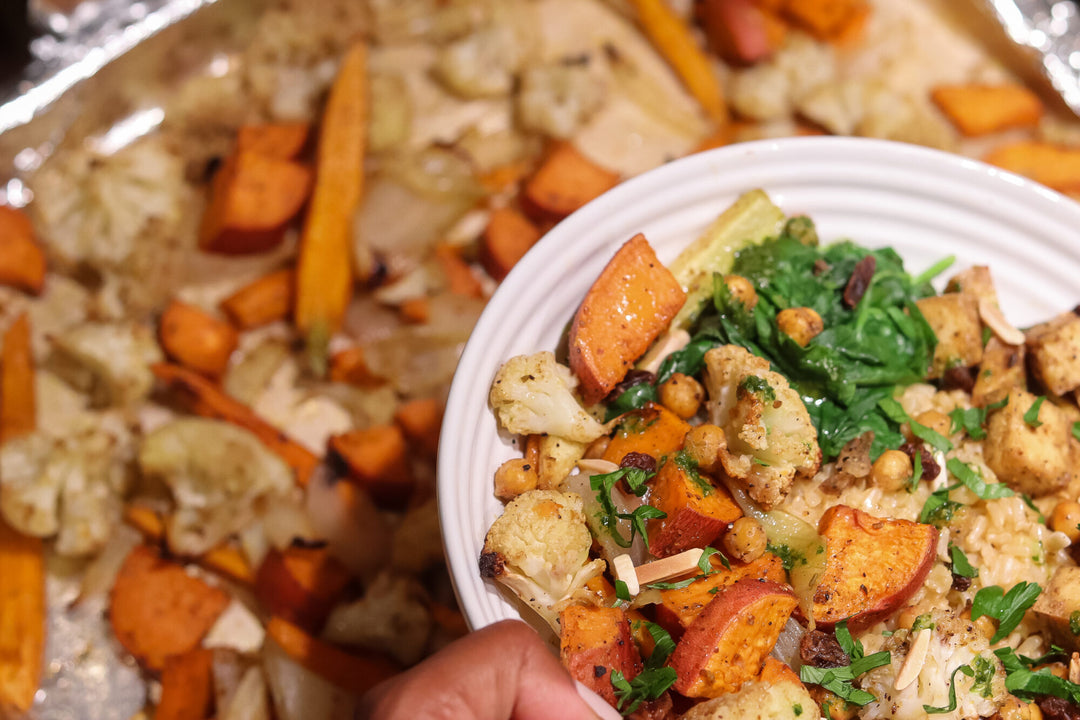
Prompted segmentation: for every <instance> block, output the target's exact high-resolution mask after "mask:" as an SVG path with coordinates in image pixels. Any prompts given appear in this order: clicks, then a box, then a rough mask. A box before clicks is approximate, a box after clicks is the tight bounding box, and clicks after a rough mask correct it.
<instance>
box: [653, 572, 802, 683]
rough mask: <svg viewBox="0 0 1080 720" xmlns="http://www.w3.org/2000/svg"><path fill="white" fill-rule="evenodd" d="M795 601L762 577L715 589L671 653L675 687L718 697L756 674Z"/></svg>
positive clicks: (786, 589) (787, 589)
mask: <svg viewBox="0 0 1080 720" xmlns="http://www.w3.org/2000/svg"><path fill="white" fill-rule="evenodd" d="M798 604H799V601H798V600H797V599H796V598H795V593H793V592H792V591H791V588H790V587H788V586H786V585H780V584H778V583H774V582H769V581H767V580H764V581H763V580H750V579H743V580H739V581H738V582H736V583H735V584H734V585H732V586H731V587H729V588H727V589H726V590H723V591H722V592H719V593H717V595H716V597H715V599H713V601H712V602H710V603H709V604H708V605H707V606H706V607H705V609H704V610H703V611H702V612H701V614H700V615H699V616H698V617H697V619H696V620H695V621H694V622H693V623H692V624H691V625H690V627H689V628H687V630H686V633H685V634H683V637H682V639H681V640H679V643H678V644H677V645H676V646H675V651H674V652H673V653H672V654H671V659H670V660H669V661H668V664H669V665H670V666H671V667H673V668H675V671H676V672H677V673H678V674H679V679H678V680H676V681H675V685H674V687H675V689H676V690H678V691H679V692H680V693H682V694H683V695H685V696H686V697H717V696H719V695H723V694H724V693H728V692H734V691H735V690H738V689H739V688H740V687H741V686H742V684H743V683H745V682H747V681H749V680H753V679H754V678H756V677H758V675H760V674H761V671H762V665H763V663H764V662H765V658H766V657H767V656H768V655H769V653H770V652H772V649H773V645H775V644H776V639H777V638H778V637H779V636H780V631H781V630H783V629H784V625H785V624H786V623H787V621H788V618H789V617H790V616H791V613H792V611H793V610H794V609H795V607H796V606H797V605H798Z"/></svg>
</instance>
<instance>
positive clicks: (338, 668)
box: [266, 617, 401, 695]
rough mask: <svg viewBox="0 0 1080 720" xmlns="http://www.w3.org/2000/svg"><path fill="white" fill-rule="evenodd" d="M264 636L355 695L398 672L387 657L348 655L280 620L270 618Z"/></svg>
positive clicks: (396, 665)
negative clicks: (267, 636)
mask: <svg viewBox="0 0 1080 720" xmlns="http://www.w3.org/2000/svg"><path fill="white" fill-rule="evenodd" d="M266 633H267V635H269V636H270V638H271V639H273V641H274V642H276V643H277V644H278V645H280V646H281V649H282V650H284V651H285V652H286V653H287V654H288V655H289V657H291V658H292V659H293V660H295V661H296V662H298V663H300V664H301V665H303V666H304V667H306V668H307V669H308V670H311V671H312V672H314V673H318V674H319V675H322V676H323V677H324V678H326V679H327V680H329V681H330V682H332V683H334V684H335V685H337V686H338V687H340V688H342V689H344V690H348V691H350V692H352V693H355V694H357V695H362V694H364V693H365V692H367V691H368V690H370V689H371V688H373V687H375V686H376V685H378V684H379V683H380V682H382V681H383V680H386V679H388V678H391V677H393V676H394V675H396V674H397V673H399V672H401V666H400V665H398V664H397V663H396V662H394V661H393V660H390V659H389V658H386V657H381V656H379V655H377V654H375V653H367V654H365V655H364V656H359V655H351V654H349V653H347V652H345V651H344V650H339V649H338V648H336V647H334V646H333V645H329V644H327V643H325V642H323V641H322V640H319V639H318V638H314V637H312V636H311V635H308V634H307V633H306V632H304V631H303V630H301V629H300V628H298V627H297V626H296V625H293V624H292V623H290V622H289V621H287V620H284V619H282V618H280V617H272V618H270V622H269V623H267V626H266Z"/></svg>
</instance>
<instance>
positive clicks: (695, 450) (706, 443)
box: [683, 423, 727, 472]
mask: <svg viewBox="0 0 1080 720" xmlns="http://www.w3.org/2000/svg"><path fill="white" fill-rule="evenodd" d="M725 447H727V438H726V437H724V431H723V430H722V429H721V428H719V427H717V426H716V425H710V424H709V423H705V424H704V425H698V426H696V427H693V428H690V432H688V433H686V438H685V439H684V440H683V449H684V450H686V452H687V453H688V454H689V455H690V457H691V458H693V460H694V462H696V463H697V465H698V467H699V468H701V469H702V470H704V471H705V472H712V471H714V470H716V469H717V468H718V467H719V465H720V450H721V449H723V448H725Z"/></svg>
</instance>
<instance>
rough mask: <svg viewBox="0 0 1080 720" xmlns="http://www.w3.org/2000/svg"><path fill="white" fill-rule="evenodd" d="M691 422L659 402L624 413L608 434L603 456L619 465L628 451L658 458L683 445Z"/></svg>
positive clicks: (658, 459) (657, 459) (658, 460)
mask: <svg viewBox="0 0 1080 720" xmlns="http://www.w3.org/2000/svg"><path fill="white" fill-rule="evenodd" d="M688 432H690V423H688V422H686V421H685V420H683V419H682V418H681V417H679V416H678V415H676V414H675V413H673V412H671V411H670V410H668V409H667V408H666V407H664V406H663V405H660V404H659V403H652V402H650V403H648V404H646V405H645V407H643V408H641V409H640V410H635V411H634V412H632V413H627V414H626V415H625V416H624V417H623V419H622V421H621V422H620V423H619V427H618V429H616V430H615V434H614V435H613V436H612V438H611V442H610V443H609V444H608V446H607V449H606V450H604V459H605V460H608V461H610V462H613V463H615V464H616V465H618V464H619V463H621V462H622V461H623V458H624V457H626V456H627V455H628V454H629V453H632V452H636V453H643V454H645V455H651V456H652V457H653V459H655V460H656V461H657V463H659V462H660V460H661V459H662V458H664V457H665V456H667V455H671V454H672V453H674V452H676V451H677V450H678V449H679V448H681V447H682V446H683V440H684V439H685V438H686V433H688Z"/></svg>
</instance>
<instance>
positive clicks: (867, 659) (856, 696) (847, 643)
mask: <svg viewBox="0 0 1080 720" xmlns="http://www.w3.org/2000/svg"><path fill="white" fill-rule="evenodd" d="M836 640H837V641H838V642H839V643H840V647H841V648H843V650H844V652H845V653H847V655H848V657H849V658H851V664H850V665H844V666H842V667H837V668H819V667H814V666H813V665H803V666H802V667H801V668H799V679H800V680H802V681H803V682H808V683H813V684H815V685H820V686H822V687H823V688H825V689H826V690H828V691H830V692H832V693H833V694H835V695H836V696H837V697H839V698H841V699H843V700H846V701H847V702H849V703H851V704H852V705H866V704H867V703H871V702H873V701H874V700H875V699H876V698H875V697H874V695H873V693H870V692H867V691H866V690H860V689H859V688H857V687H855V686H854V685H852V681H854V680H855V678H857V677H859V676H860V675H862V674H864V673H867V672H869V671H871V670H873V669H874V668H878V667H881V666H882V665H888V664H889V663H890V662H891V660H892V656H891V655H890V654H889V651H888V650H882V651H881V652H876V653H874V654H873V655H864V650H863V645H862V643H861V642H859V641H858V640H854V639H852V637H851V632H850V631H848V628H847V621H846V620H842V621H841V622H838V623H837V624H836Z"/></svg>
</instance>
